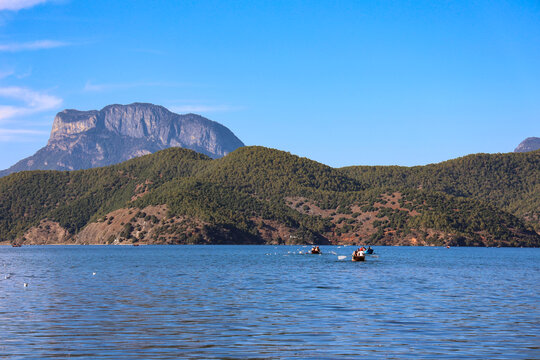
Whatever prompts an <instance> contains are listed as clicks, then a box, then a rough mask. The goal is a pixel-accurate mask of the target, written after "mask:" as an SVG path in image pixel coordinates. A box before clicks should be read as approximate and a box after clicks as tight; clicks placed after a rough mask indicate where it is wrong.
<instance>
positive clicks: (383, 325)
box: [0, 246, 540, 359]
mask: <svg viewBox="0 0 540 360" xmlns="http://www.w3.org/2000/svg"><path fill="white" fill-rule="evenodd" d="M308 250H309V247H302V246H139V247H133V246H23V247H21V248H11V247H7V246H1V247H0V271H1V278H0V357H9V358H24V359H29V358H40V359H42V358H67V357H80V358H110V359H128V358H129V359H138V358H140V359H147V358H152V359H177V358H205V359H208V358H261V359H263V358H264V359H266V358H280V359H286V358H317V359H334V358H356V357H360V356H363V357H368V358H387V359H392V358H395V359H403V358H415V359H418V358H426V359H434V358H439V359H441V358H451V359H456V358H460V359H463V358H474V359H486V358H490V359H514V358H519V359H525V358H536V359H538V358H540V249H514V248H498V249H497V248H451V249H446V248H440V247H438V248H436V247H375V254H374V255H373V256H368V257H367V260H366V261H365V262H363V263H361V262H352V261H350V255H351V253H352V251H353V250H354V248H353V247H338V246H322V247H321V250H322V251H323V254H322V255H305V254H299V252H306V251H308ZM340 255H341V256H346V259H344V260H339V258H338V256H340ZM24 283H27V284H28V286H27V287H25V286H24V285H23V284H24Z"/></svg>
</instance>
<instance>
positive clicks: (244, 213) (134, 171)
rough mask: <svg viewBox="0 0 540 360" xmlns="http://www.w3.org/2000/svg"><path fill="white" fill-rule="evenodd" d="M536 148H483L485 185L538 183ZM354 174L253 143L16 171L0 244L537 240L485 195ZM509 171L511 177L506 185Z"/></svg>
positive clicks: (0, 205)
mask: <svg viewBox="0 0 540 360" xmlns="http://www.w3.org/2000/svg"><path fill="white" fill-rule="evenodd" d="M506 155H508V158H506ZM533 155H538V154H536V153H529V154H527V155H526V154H504V156H505V157H503V158H501V157H500V156H493V157H491V156H490V155H486V156H487V157H485V158H483V157H482V156H484V155H481V159H483V160H482V161H481V162H480V163H483V164H489V165H484V166H485V167H488V168H498V169H501V170H500V172H497V174H499V175H495V176H494V177H493V178H488V179H487V180H486V183H483V184H482V185H481V186H489V187H490V188H491V189H497V188H498V187H500V186H502V189H503V190H504V191H506V190H507V189H509V188H512V184H518V183H520V182H525V183H528V182H529V181H530V182H531V186H533V188H536V186H538V184H539V181H538V173H539V169H540V168H539V167H538V166H535V165H534V161H536V159H535V158H530V156H533ZM523 156H525V157H526V158H523ZM514 158H515V159H514ZM458 160H459V159H458ZM514 161H515V162H517V163H519V164H521V163H524V162H529V161H532V162H533V164H532V165H531V168H530V170H523V172H519V171H518V172H516V173H514V172H512V170H508V171H509V172H508V173H507V172H506V171H507V170H504V167H502V164H504V163H512V162H514ZM473 164H474V162H473ZM441 166H442V165H441ZM444 166H447V165H444ZM477 166H478V165H470V169H473V168H475V167H477ZM508 169H514V170H515V168H512V167H509V168H508ZM356 170H357V169H334V168H331V167H329V166H326V165H324V164H320V163H317V162H315V161H312V160H310V159H307V158H301V157H298V156H294V155H291V154H289V153H286V152H283V151H279V150H274V149H268V148H264V147H256V146H251V147H241V148H239V149H237V150H235V151H234V152H232V153H230V154H228V155H227V156H225V157H223V158H219V159H211V158H210V157H208V156H205V155H203V154H199V153H196V152H194V151H191V150H187V149H181V148H169V149H166V150H162V151H159V152H157V153H154V154H150V155H145V156H141V157H138V158H134V159H131V160H129V161H126V162H124V163H121V164H117V165H112V166H108V167H102V168H96V169H87V170H79V171H70V172H60V171H30V172H19V173H16V174H11V175H9V176H6V177H4V178H1V179H0V239H1V240H3V241H4V242H12V243H22V244H43V243H65V244H68V243H70V244H132V243H140V244H193V243H195V244H208V243H212V244H300V243H318V244H354V243H369V244H371V245H377V244H378V245H439V246H440V245H452V246H454V245H460V246H461V245H472V246H534V247H538V246H540V235H539V234H538V233H537V232H535V231H534V230H533V228H532V227H531V226H530V223H527V221H526V220H525V219H524V218H522V217H519V216H516V215H514V214H512V213H510V212H508V211H504V210H502V209H501V208H500V207H498V206H495V205H494V204H493V202H492V201H489V200H488V198H489V196H487V195H482V194H481V193H480V192H478V195H477V197H473V196H469V197H465V196H461V195H452V194H449V193H445V192H444V191H440V190H439V189H437V190H434V189H426V188H425V187H424V188H421V187H418V186H417V184H416V183H415V182H413V181H412V180H411V182H410V183H411V184H414V185H413V186H409V185H404V184H402V183H397V184H396V183H392V182H391V181H389V182H388V183H387V184H386V183H384V180H382V181H383V182H382V183H381V184H379V183H377V181H375V180H370V181H367V180H365V179H364V178H362V177H360V176H357V175H354V174H355V171H356ZM364 170H365V169H364ZM374 171H380V170H377V169H375V170H374ZM384 171H385V170H383V172H381V174H383V175H384ZM391 171H393V170H391ZM430 171H431V170H430ZM526 171H532V174H529V175H527V177H531V179H532V180H531V179H528V180H526V179H523V177H524V174H525V172H526ZM368 173H370V174H371V173H373V172H372V171H370V170H369V169H368ZM351 174H352V175H354V176H352V175H351ZM456 176H457V177H456V178H455V179H454V181H455V182H456V183H461V182H463V183H468V182H469V181H470V177H469V175H468V174H467V173H463V174H460V175H457V174H456ZM500 176H504V177H506V178H508V179H510V180H508V181H507V182H501V181H500ZM384 178H385V177H384V176H383V179H384ZM386 178H387V179H392V176H387V177H386ZM535 179H536V180H535ZM501 184H503V185H501ZM474 186H476V185H471V187H474ZM528 187H529V185H524V186H523V187H520V188H519V189H518V190H515V192H514V196H516V197H519V196H521V192H522V191H527V189H528ZM493 191H495V190H493ZM488 195H489V193H488ZM533 196H534V194H533ZM521 199H523V201H525V200H524V199H526V196H521Z"/></svg>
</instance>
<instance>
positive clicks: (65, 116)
mask: <svg viewBox="0 0 540 360" xmlns="http://www.w3.org/2000/svg"><path fill="white" fill-rule="evenodd" d="M241 146H244V144H243V143H242V142H241V141H240V140H239V139H238V138H237V137H236V136H235V135H234V134H233V133H232V132H231V131H230V130H229V129H227V128H226V127H224V126H223V125H220V124H218V123H217V122H214V121H211V120H208V119H206V118H204V117H202V116H199V115H195V114H187V115H178V114H175V113H172V112H170V111H169V110H167V109H166V108H164V107H162V106H157V105H152V104H143V103H134V104H130V105H109V106H106V107H104V108H103V109H101V110H99V111H97V110H91V111H78V110H64V111H62V112H60V113H58V114H57V115H56V117H55V119H54V123H53V127H52V131H51V135H50V138H49V141H48V143H47V145H46V146H45V147H43V148H41V149H40V150H39V151H37V152H36V153H35V154H34V155H32V156H30V157H28V158H26V159H23V160H21V161H19V162H18V163H16V164H15V165H13V166H12V167H10V168H9V169H7V170H4V171H0V176H5V175H8V174H11V173H13V172H17V171H23V170H37V169H41V170H78V169H88V168H93V167H100V166H107V165H112V164H117V163H120V162H122V161H126V160H129V159H131V158H134V157H137V156H141V155H146V154H150V153H154V152H156V151H159V150H163V149H165V148H169V147H183V148H187V149H192V150H195V151H197V152H200V153H202V154H205V155H208V156H210V157H211V158H219V157H222V156H224V155H227V154H228V153H230V152H232V151H234V150H235V149H237V148H238V147H241Z"/></svg>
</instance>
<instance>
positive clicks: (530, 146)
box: [514, 137, 540, 152]
mask: <svg viewBox="0 0 540 360" xmlns="http://www.w3.org/2000/svg"><path fill="white" fill-rule="evenodd" d="M538 149H540V138H537V137H528V138H526V139H525V140H523V141H522V142H521V143H520V144H519V145H518V147H517V148H515V149H514V152H528V151H535V150H538Z"/></svg>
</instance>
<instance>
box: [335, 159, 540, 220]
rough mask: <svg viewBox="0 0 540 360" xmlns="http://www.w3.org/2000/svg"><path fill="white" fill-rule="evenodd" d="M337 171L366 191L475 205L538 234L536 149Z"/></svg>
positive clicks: (539, 163) (538, 161) (538, 166)
mask: <svg viewBox="0 0 540 360" xmlns="http://www.w3.org/2000/svg"><path fill="white" fill-rule="evenodd" d="M341 170H342V171H343V173H344V174H346V175H348V176H350V177H352V178H354V179H356V180H357V181H359V182H360V183H361V184H362V185H363V186H366V187H390V188H405V189H424V190H435V191H440V192H444V193H446V194H449V195H454V196H459V197H467V198H472V199H476V200H481V201H483V202H487V203H490V204H493V205H495V206H496V207H498V208H500V209H502V210H505V211H507V212H510V213H512V214H514V215H516V216H518V217H520V218H523V219H526V220H527V221H530V222H531V223H533V224H535V226H537V229H540V226H539V222H540V150H539V151H534V152H528V153H508V154H475V155H469V156H465V157H462V158H458V159H454V160H449V161H445V162H442V163H439V164H431V165H426V166H415V167H399V166H351V167H346V168H342V169H341Z"/></svg>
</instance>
